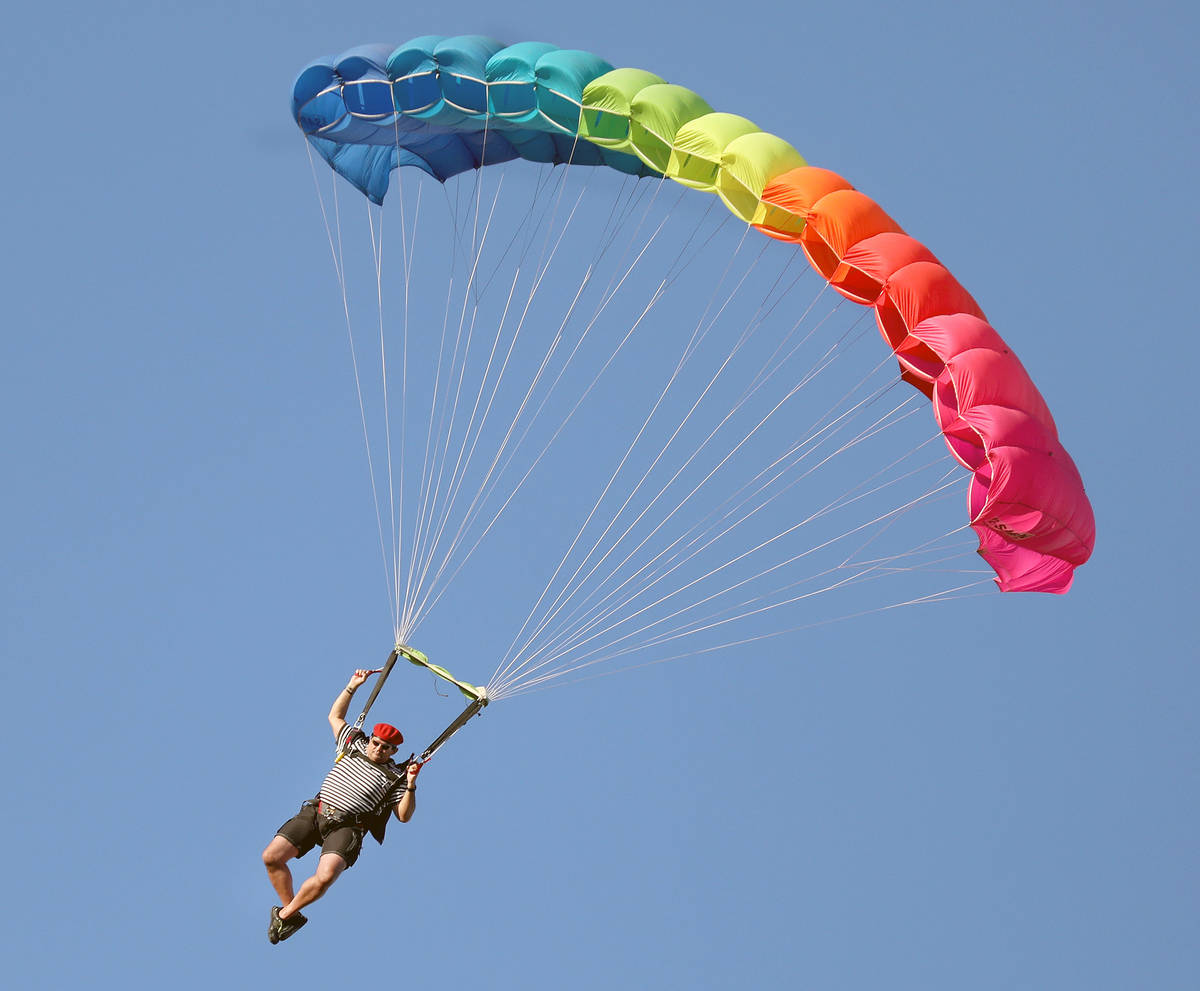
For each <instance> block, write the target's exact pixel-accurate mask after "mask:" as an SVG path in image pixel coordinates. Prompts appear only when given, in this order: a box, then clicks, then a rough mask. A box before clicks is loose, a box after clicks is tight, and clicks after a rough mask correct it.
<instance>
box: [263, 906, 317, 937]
mask: <svg viewBox="0 0 1200 991" xmlns="http://www.w3.org/2000/svg"><path fill="white" fill-rule="evenodd" d="M306 922H308V919H307V918H306V917H305V916H303V915H301V914H300V913H299V912H293V913H292V914H291V915H289V916H288V917H287V918H286V919H283V918H280V916H279V906H278V905H276V906H275V907H274V908H272V909H271V925H270V926H269V927H268V928H267V939H269V940H270V941H271V942H272V943H282V942H283V941H284V940H285V939H287V938H288V937H289V936H292V935H293V934H294V933H295V932H296V930H297V929H300V928H302V927H303V926H304V924H305V923H306Z"/></svg>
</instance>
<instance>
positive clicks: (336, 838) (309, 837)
mask: <svg viewBox="0 0 1200 991" xmlns="http://www.w3.org/2000/svg"><path fill="white" fill-rule="evenodd" d="M366 829H367V827H366V826H339V825H337V824H336V823H333V822H331V821H330V820H328V819H326V818H325V817H324V816H323V815H319V814H318V813H317V807H316V805H315V804H313V803H311V802H305V803H304V804H303V805H302V806H300V812H299V813H298V814H297V815H294V816H292V818H290V819H289V820H288V821H287V822H285V823H284V824H283V825H282V826H280V827H279V828H278V829H277V830H276V831H275V835H276V836H282V837H283V838H284V839H285V840H287V841H288V842H289V843H290V844H292V846H294V847H295V848H296V849H297V850H299V851H300V853H299V854H298V855H297V856H300V857H303V856H304V855H305V854H306V853H308V851H309V850H311V849H312V848H313V847H315V846H316V845H317V844H318V843H320V844H321V856H324V855H325V854H327V853H336V854H337V855H338V856H339V857H341V858H342V860H344V861H346V866H347V867H353V866H354V861H356V860H358V855H359V854H360V853H361V852H362V841H363V833H365V832H366Z"/></svg>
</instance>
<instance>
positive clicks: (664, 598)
mask: <svg viewBox="0 0 1200 991" xmlns="http://www.w3.org/2000/svg"><path fill="white" fill-rule="evenodd" d="M798 481H799V479H797V480H796V481H795V482H793V483H791V484H792V485H794V484H797V482H798ZM790 487H791V486H789V488H790ZM784 491H786V489H785V490H784ZM782 494H783V492H778V493H776V494H775V495H773V496H772V497H771V498H772V499H774V498H778V497H779V496H781V495H782ZM743 504H744V503H743ZM761 508H762V506H761V505H760V506H759V507H757V508H756V509H755V510H753V512H757V511H758V509H761ZM902 508H903V507H902ZM727 515H728V514H727ZM818 515H820V513H815V514H813V516H811V517H809V519H808V520H805V521H802V522H801V523H800V524H797V525H796V527H793V528H792V530H796V529H799V528H800V527H802V526H804V525H806V524H807V523H808V522H811V520H812V519H814V518H816V517H817V516H818ZM726 518H727V516H726ZM745 518H746V517H743V518H742V520H738V521H736V522H735V523H734V524H733V525H731V526H729V527H728V528H727V529H726V530H725V531H724V532H723V533H721V534H718V535H717V537H714V538H712V539H711V540H709V541H708V542H707V543H705V544H704V545H702V546H701V547H699V548H695V549H694V550H692V551H691V553H690V554H688V556H687V557H685V558H684V559H683V560H682V561H676V562H675V563H674V564H673V565H672V566H671V568H669V569H668V571H667V572H665V573H663V574H661V575H659V576H657V577H656V578H654V580H652V581H650V582H649V583H647V584H646V585H645V586H644V588H642V589H639V590H638V592H637V593H635V594H634V595H633V596H629V597H628V599H627V600H626V601H632V600H633V599H634V598H636V596H637V595H641V594H642V593H643V592H645V591H647V590H648V589H649V588H652V587H653V586H654V585H655V584H657V583H658V582H659V581H661V580H662V578H664V577H666V576H667V575H669V574H670V573H671V572H672V571H674V570H676V569H677V568H678V567H680V566H681V565H682V564H683V563H686V561H687V560H688V559H689V558H691V557H694V556H695V555H697V554H698V553H700V552H701V551H702V550H704V549H705V548H706V547H708V546H709V545H711V544H712V543H714V542H715V541H716V540H718V539H720V537H722V536H725V535H726V534H727V533H729V532H730V531H732V530H733V529H734V527H736V526H737V525H738V524H739V523H741V522H743V521H744V519H745ZM874 522H877V521H872V522H869V523H867V524H864V525H863V526H871V525H873V523H874ZM857 529H861V528H856V530H857ZM788 532H791V531H788ZM853 532H855V531H851V533H853ZM786 535H787V532H785V533H782V534H778V535H776V536H775V537H773V538H771V539H770V540H767V541H764V542H763V543H762V544H760V545H759V546H758V547H755V548H751V549H750V550H748V551H746V552H744V553H743V554H741V555H739V556H738V557H736V558H734V559H733V560H731V561H727V562H726V563H725V564H722V565H721V566H720V567H718V568H715V569H713V570H712V571H710V572H709V573H708V574H707V575H702V576H700V577H699V578H697V579H695V580H694V581H692V582H689V583H688V584H686V585H684V586H682V587H681V588H678V589H675V590H674V591H672V592H670V593H668V594H666V595H664V596H662V597H661V598H659V599H658V600H657V601H655V602H653V603H650V604H649V605H647V606H645V607H643V608H642V609H639V610H638V611H637V612H635V613H634V614H633V615H632V616H626V617H623V618H622V619H621V620H620V621H618V622H617V623H615V624H612V625H610V626H609V627H606V628H605V629H604V630H601V631H600V632H599V633H596V634H594V635H593V636H590V637H587V639H586V640H583V641H582V642H583V643H586V642H588V641H590V640H594V639H595V638H596V637H598V636H602V635H604V634H605V633H608V632H610V631H611V630H613V629H615V628H616V627H617V626H619V625H621V624H622V623H626V622H628V621H629V620H631V619H633V618H635V617H636V616H637V615H640V614H641V613H643V612H645V611H647V610H648V609H651V608H654V607H655V606H657V605H659V604H661V603H663V602H665V601H667V600H669V599H671V598H673V597H674V596H676V595H678V594H681V593H682V592H684V591H686V590H687V589H688V588H689V587H691V586H692V585H695V584H698V583H699V582H701V581H704V580H705V579H707V578H709V577H712V576H713V575H715V574H717V573H719V572H720V571H722V570H724V569H726V568H728V567H730V566H732V565H733V564H735V563H737V561H738V560H740V559H741V558H748V557H750V556H751V555H752V554H754V553H756V552H757V551H759V550H761V549H762V548H763V547H765V546H767V545H769V544H771V543H773V542H774V541H776V540H778V539H780V538H781V537H783V536H786ZM685 536H686V535H685ZM845 536H847V535H843V536H842V537H835V538H833V539H832V540H830V541H827V542H826V544H824V545H819V546H818V547H813V548H810V549H809V550H808V551H806V552H804V553H802V554H799V555H796V556H795V557H793V558H791V559H789V560H787V561H784V562H781V563H780V564H778V565H775V566H774V567H771V568H766V569H763V570H760V571H759V572H758V573H757V574H755V575H752V576H750V577H749V578H746V579H745V580H743V581H741V582H738V583H735V584H734V585H731V586H729V587H727V588H724V589H722V590H720V591H719V592H716V593H713V594H712V595H710V596H708V597H707V598H706V599H702V600H700V601H699V602H696V603H693V604H689V605H688V606H685V607H684V608H683V609H681V610H678V611H676V612H675V613H672V614H671V615H669V616H666V617H663V618H661V619H660V620H657V621H655V622H653V623H651V624H649V625H647V626H643V627H642V628H640V629H638V630H634V631H633V632H632V633H629V634H626V635H625V636H623V637H621V638H619V639H618V640H617V641H616V642H617V643H619V642H620V641H621V640H627V639H630V638H632V637H634V636H638V635H640V634H642V633H644V632H646V631H648V630H650V629H652V628H653V627H654V626H656V625H661V624H662V623H664V622H666V621H668V620H670V619H671V618H674V617H675V616H678V615H681V614H683V613H684V612H687V611H689V610H693V609H696V608H699V607H701V606H703V605H704V604H706V603H707V602H708V601H711V600H714V599H716V598H719V597H720V596H722V595H725V594H727V593H728V592H729V591H732V590H733V589H736V588H738V587H740V586H741V585H745V584H746V583H748V582H750V581H754V580H757V579H758V578H761V577H763V576H765V575H766V574H769V573H771V572H772V571H774V570H777V569H778V568H780V567H784V566H786V565H788V564H791V563H794V561H796V560H798V559H800V558H802V557H804V556H806V555H807V554H808V553H812V552H815V551H816V550H819V549H820V548H821V547H823V546H827V545H828V544H831V543H833V542H835V541H837V540H840V539H843V538H844V537H845ZM681 539H682V538H681ZM693 543H694V541H693ZM664 553H665V552H664ZM830 570H831V571H832V570H836V569H830ZM826 573H828V572H826ZM814 577H819V576H814ZM808 580H811V579H805V581H808ZM610 594H612V593H610ZM623 605H624V603H622V604H620V605H618V606H617V607H615V609H610V610H608V613H607V615H611V614H612V613H613V612H614V611H616V609H619V608H621V607H622V606H623ZM745 615H749V614H745ZM604 618H606V617H605V616H600V617H597V618H596V619H594V620H592V622H591V624H589V625H587V626H584V627H583V629H582V630H580V631H577V633H576V634H573V637H574V638H575V639H576V640H578V637H579V635H580V634H581V633H585V632H587V629H588V628H589V627H590V626H594V625H596V624H597V623H599V622H600V621H602V620H603V619H604ZM703 619H704V618H703V617H702V618H701V620H698V621H691V622H692V623H693V624H694V623H696V622H702V621H703ZM696 629H697V628H696V627H685V628H682V632H681V633H679V634H678V635H680V636H682V635H685V634H687V633H689V632H696ZM651 645H653V642H650V643H646V644H643V643H639V644H637V645H636V646H637V647H642V646H651ZM573 646H579V643H575V644H571V643H568V644H567V646H566V648H562V647H559V648H555V647H553V645H549V646H547V647H543V648H542V649H541V653H546V652H547V651H553V652H552V653H551V656H549V657H548V658H547V659H545V660H544V661H542V662H541V663H539V664H537V665H536V666H532V665H531V666H530V668H529V669H528V670H527V675H528V674H532V673H533V672H535V671H536V670H537V669H539V668H542V667H544V666H546V665H547V664H549V663H552V662H553V661H555V660H557V659H558V658H559V657H561V656H562V655H563V653H564V652H565V649H570V648H572V647H573ZM598 649H604V648H603V647H601V648H598ZM630 649H633V648H630ZM594 652H595V651H593V652H592V653H594ZM586 656H587V655H585V657H586ZM605 656H606V657H607V656H611V655H605ZM570 669H572V668H567V669H566V670H570ZM510 680H511V679H510ZM491 688H492V686H489V690H491ZM496 689H497V690H498V691H500V692H501V694H503V692H504V687H503V686H496Z"/></svg>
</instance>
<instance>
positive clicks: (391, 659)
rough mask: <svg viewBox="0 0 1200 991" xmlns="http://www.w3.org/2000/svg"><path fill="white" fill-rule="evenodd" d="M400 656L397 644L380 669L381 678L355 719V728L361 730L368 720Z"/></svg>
mask: <svg viewBox="0 0 1200 991" xmlns="http://www.w3.org/2000/svg"><path fill="white" fill-rule="evenodd" d="M399 656H400V647H399V646H397V647H395V648H393V649H392V652H391V653H390V654H388V659H387V660H386V661H384V663H383V667H382V668H380V669H379V680H378V681H377V682H375V687H374V688H373V689H371V696H370V698H368V699H367V704H366V705H364V706H363V710H362V712H360V713H359V714H358V718H357V719H356V720H354V728H355V729H357V730H361V729H362V728H363V723H365V722H366V721H367V713H368V712H370V711H371V706H373V705H374V704H375V699H376V698H378V697H379V690H380V689H381V688H383V683H384V682H385V681H387V680H388V675H389V674H391V673H392V668H393V667H395V666H396V658H398V657H399Z"/></svg>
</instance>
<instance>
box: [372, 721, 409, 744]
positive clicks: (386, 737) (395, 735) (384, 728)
mask: <svg viewBox="0 0 1200 991" xmlns="http://www.w3.org/2000/svg"><path fill="white" fill-rule="evenodd" d="M371 735H372V736H377V737H379V739H381V740H382V741H383V742H384V743H394V744H396V746H400V744H402V743H403V742H404V734H403V733H401V732H400V731H399V730H398V729H396V727H395V726H391V725H389V724H388V723H376V724H375V728H374V729H373V730H371Z"/></svg>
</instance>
